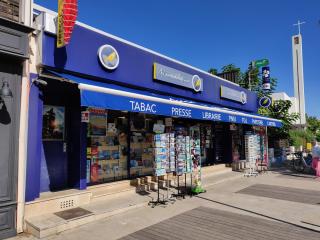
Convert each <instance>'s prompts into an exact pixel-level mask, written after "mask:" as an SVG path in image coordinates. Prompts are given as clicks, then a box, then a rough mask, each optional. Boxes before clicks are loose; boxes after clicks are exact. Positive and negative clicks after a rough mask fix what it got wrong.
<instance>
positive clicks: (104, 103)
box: [49, 71, 282, 127]
mask: <svg viewBox="0 0 320 240" xmlns="http://www.w3.org/2000/svg"><path fill="white" fill-rule="evenodd" d="M49 72H50V73H53V74H55V75H57V76H58V77H60V78H63V79H67V80H69V81H72V82H74V83H77V84H78V87H79V89H80V91H81V105H82V106H88V107H89V106H90V107H99V108H105V109H112V110H121V111H130V112H141V113H147V114H156V115H164V116H170V117H178V118H189V119H199V120H211V121H221V122H230V123H239V124H250V125H257V126H269V127H281V126H282V123H281V121H279V120H277V119H272V118H267V117H264V116H260V115H256V114H249V113H245V112H241V111H235V110H231V109H227V108H222V107H218V106H214V105H208V104H203V103H199V102H195V101H189V100H186V99H182V98H176V97H170V96H165V95H161V94H155V93H151V92H148V91H145V90H137V89H132V88H127V87H123V86H119V85H116V84H111V83H102V82H98V81H93V80H89V79H86V78H81V77H77V76H74V75H69V74H65V73H57V72H54V71H49Z"/></svg>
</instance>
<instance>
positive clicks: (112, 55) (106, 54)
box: [98, 44, 120, 70]
mask: <svg viewBox="0 0 320 240" xmlns="http://www.w3.org/2000/svg"><path fill="white" fill-rule="evenodd" d="M98 57H99V60H100V63H101V64H102V66H103V67H104V68H106V69H108V70H114V69H116V68H117V67H118V66H119V63H120V57H119V54H118V52H117V50H116V49H115V48H114V47H113V46H111V45H108V44H106V45H103V46H101V47H100V48H99V50H98Z"/></svg>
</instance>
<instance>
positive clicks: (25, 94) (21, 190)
mask: <svg viewBox="0 0 320 240" xmlns="http://www.w3.org/2000/svg"><path fill="white" fill-rule="evenodd" d="M29 76H30V71H29V62H28V60H26V61H24V63H23V74H22V84H21V105H20V106H21V109H20V127H19V150H18V151H19V153H18V184H17V188H18V192H17V232H18V233H21V232H23V224H24V207H25V189H26V166H27V142H28V105H29V90H30V89H29V88H30V84H29Z"/></svg>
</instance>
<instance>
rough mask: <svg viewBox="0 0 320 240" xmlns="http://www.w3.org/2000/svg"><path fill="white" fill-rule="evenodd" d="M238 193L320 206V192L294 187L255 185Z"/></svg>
mask: <svg viewBox="0 0 320 240" xmlns="http://www.w3.org/2000/svg"><path fill="white" fill-rule="evenodd" d="M237 193H240V194H248V195H254V196H259V197H267V198H273V199H280V200H286V201H292V202H300V203H306V204H320V191H314V190H305V189H299V188H292V187H282V186H274V185H267V184H254V185H252V186H250V187H247V188H244V189H242V190H240V191H238V192H237Z"/></svg>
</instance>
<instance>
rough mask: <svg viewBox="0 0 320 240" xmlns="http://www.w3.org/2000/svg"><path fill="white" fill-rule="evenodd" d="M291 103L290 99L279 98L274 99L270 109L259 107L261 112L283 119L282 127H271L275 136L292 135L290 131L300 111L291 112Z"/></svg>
mask: <svg viewBox="0 0 320 240" xmlns="http://www.w3.org/2000/svg"><path fill="white" fill-rule="evenodd" d="M291 105H292V102H291V101H289V100H278V101H274V102H273V104H272V105H271V106H270V107H269V108H268V109H267V108H263V109H261V108H260V109H259V113H260V114H262V115H265V116H268V117H271V118H275V119H279V120H281V121H282V124H283V126H282V127H281V128H271V129H270V133H271V134H272V135H273V137H275V138H279V139H287V138H289V137H290V134H289V131H290V129H291V128H292V126H293V124H294V122H295V121H296V120H298V119H299V117H300V116H299V114H298V113H289V109H290V107H291Z"/></svg>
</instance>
